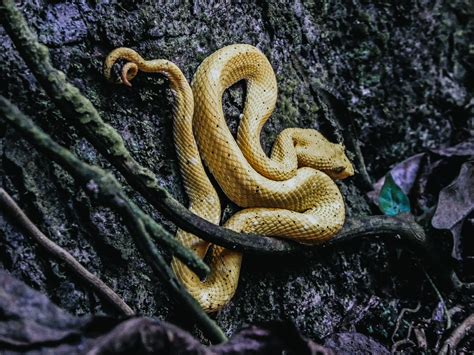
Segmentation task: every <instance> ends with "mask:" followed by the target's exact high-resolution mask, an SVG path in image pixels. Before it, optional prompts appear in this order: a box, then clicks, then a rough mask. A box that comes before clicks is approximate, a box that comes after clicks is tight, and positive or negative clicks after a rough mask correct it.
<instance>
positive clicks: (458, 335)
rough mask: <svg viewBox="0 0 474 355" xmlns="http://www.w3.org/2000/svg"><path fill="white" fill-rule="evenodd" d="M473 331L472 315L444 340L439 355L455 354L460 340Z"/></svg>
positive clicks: (473, 320)
mask: <svg viewBox="0 0 474 355" xmlns="http://www.w3.org/2000/svg"><path fill="white" fill-rule="evenodd" d="M473 331H474V313H473V314H471V315H470V316H469V317H467V318H466V319H465V320H464V322H462V323H461V324H460V325H459V327H457V328H456V329H455V330H454V331H453V333H452V334H451V336H450V337H449V338H448V339H446V341H445V342H444V344H443V347H442V348H441V350H440V352H439V353H438V354H439V355H446V354H455V353H456V347H457V346H458V344H459V343H460V342H461V340H462V339H463V338H464V337H465V336H466V335H468V334H469V333H471V332H473Z"/></svg>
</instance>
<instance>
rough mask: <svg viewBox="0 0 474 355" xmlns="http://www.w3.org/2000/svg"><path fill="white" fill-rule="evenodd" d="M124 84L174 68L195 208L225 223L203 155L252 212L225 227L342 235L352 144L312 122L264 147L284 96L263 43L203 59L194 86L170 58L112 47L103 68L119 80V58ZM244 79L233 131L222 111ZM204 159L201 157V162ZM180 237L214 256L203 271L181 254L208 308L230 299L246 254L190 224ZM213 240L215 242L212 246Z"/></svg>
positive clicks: (308, 240)
mask: <svg viewBox="0 0 474 355" xmlns="http://www.w3.org/2000/svg"><path fill="white" fill-rule="evenodd" d="M119 59H122V60H125V61H127V63H126V64H125V65H124V66H123V68H122V74H121V82H122V83H124V84H127V85H130V80H132V79H133V78H134V77H135V76H136V75H137V73H138V72H139V71H143V72H154V73H156V72H158V73H162V74H164V75H166V76H167V77H168V79H169V82H170V86H171V89H172V91H173V93H174V95H175V106H174V127H173V131H174V141H175V146H176V151H177V155H178V159H179V163H180V168H181V174H182V177H183V180H184V186H185V190H186V193H187V195H188V198H189V209H190V210H191V211H192V212H194V213H195V214H197V215H199V216H201V217H203V218H205V219H206V220H208V221H210V222H212V223H215V224H219V222H220V220H221V205H220V201H219V197H218V194H217V191H216V189H215V188H214V186H213V185H212V184H211V182H210V180H209V177H208V176H207V174H206V171H205V170H204V165H203V161H204V163H205V164H206V166H207V167H208V169H209V171H210V172H211V174H212V175H213V176H214V178H215V179H216V181H217V183H218V184H219V186H220V187H221V189H222V190H223V191H224V193H225V194H226V195H227V196H228V198H229V199H230V200H232V201H233V202H235V203H236V204H237V205H238V206H240V207H243V208H244V209H243V210H241V211H240V212H238V213H236V214H235V215H233V216H232V217H231V218H230V219H229V220H228V221H227V222H226V223H225V224H224V226H225V227H226V228H230V229H233V230H235V231H237V232H246V233H257V234H262V235H269V236H275V237H282V238H291V239H293V240H296V241H298V242H300V243H305V244H317V243H321V242H324V241H326V240H327V239H329V238H331V237H332V236H334V235H335V234H336V233H337V232H338V231H339V230H340V228H341V227H342V225H343V223H344V218H345V211H344V201H343V199H342V196H341V193H340V192H339V189H338V187H337V185H336V184H335V183H334V181H333V180H332V179H343V178H345V177H347V176H351V175H353V174H354V170H353V167H352V165H351V163H350V162H349V160H348V159H347V157H346V155H345V153H344V148H343V146H342V145H340V144H333V143H330V142H329V141H328V140H326V139H325V138H324V137H323V136H322V135H321V134H320V133H319V132H317V131H315V130H313V129H301V128H289V129H285V130H284V131H282V132H281V133H280V135H279V136H278V137H277V139H276V141H275V143H274V146H273V149H272V153H271V157H268V156H267V155H266V154H265V152H264V151H263V149H262V146H261V144H260V133H261V129H262V127H263V125H264V124H265V122H266V121H267V119H268V118H269V116H270V114H271V113H272V111H273V109H274V107H275V103H276V97H277V83H276V78H275V73H274V72H273V69H272V67H271V65H270V63H269V61H268V60H267V58H266V57H265V55H264V54H263V53H262V52H260V51H259V50H258V49H257V48H255V47H253V46H250V45H246V44H236V45H231V46H227V47H224V48H222V49H220V50H218V51H216V52H215V53H214V54H212V55H211V56H209V57H208V58H206V59H205V60H204V61H203V62H202V64H201V65H200V66H199V68H198V70H197V72H196V74H195V76H194V79H193V81H192V84H191V86H190V85H189V83H188V81H187V80H186V78H185V77H184V75H183V73H182V72H181V70H180V69H179V68H178V67H177V66H176V65H175V64H173V63H172V62H169V61H167V60H163V59H156V60H144V59H143V58H142V57H141V56H140V55H139V54H138V53H137V52H135V51H134V50H132V49H129V48H117V49H115V50H114V51H112V52H111V53H110V54H109V55H108V57H107V59H106V61H105V65H104V72H105V76H106V78H108V79H109V80H111V76H112V74H111V72H112V66H113V65H114V63H116V62H117V60H119ZM240 80H245V81H246V84H247V95H246V101H245V106H244V110H243V115H242V119H241V122H240V126H239V129H238V133H237V139H235V138H234V137H233V135H232V134H231V132H230V130H229V128H228V127H227V124H226V121H225V118H224V112H223V109H222V95H223V93H224V91H225V90H226V89H227V88H229V87H230V86H231V85H233V84H234V83H236V82H238V81H240ZM201 158H202V160H201ZM177 238H178V239H179V241H180V242H181V243H182V244H183V245H185V246H186V247H188V248H190V249H192V250H193V251H194V252H195V253H196V254H197V255H198V256H199V257H201V258H204V256H206V254H207V253H210V258H209V260H210V267H211V273H210V275H209V276H208V277H207V279H206V280H204V281H201V280H199V278H198V277H197V276H196V275H195V274H194V273H193V272H192V271H190V270H189V269H188V268H187V267H186V266H185V265H183V264H182V263H181V262H180V261H179V260H177V259H176V258H174V259H173V261H172V267H173V270H174V271H175V273H176V275H177V277H178V278H179V279H180V281H181V282H182V283H183V284H184V285H185V287H186V288H187V289H188V291H189V292H190V293H191V294H192V295H193V296H194V298H195V299H196V300H197V301H198V302H199V303H200V304H201V306H202V307H203V308H204V309H205V310H206V311H207V312H213V311H217V310H219V309H221V308H222V307H223V306H224V305H226V304H227V303H228V302H229V301H230V299H231V298H232V296H233V295H234V293H235V290H236V288H237V283H238V279H239V273H240V266H241V261H242V255H241V254H240V253H238V252H235V251H230V250H227V249H224V248H222V247H219V246H215V245H212V247H211V244H210V243H208V242H205V241H203V240H201V239H199V238H197V237H196V236H194V235H192V234H190V233H187V232H185V231H183V230H178V233H177ZM210 247H211V248H210Z"/></svg>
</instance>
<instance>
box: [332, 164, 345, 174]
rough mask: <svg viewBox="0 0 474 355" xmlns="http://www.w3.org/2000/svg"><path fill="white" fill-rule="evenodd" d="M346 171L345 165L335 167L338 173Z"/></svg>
mask: <svg viewBox="0 0 474 355" xmlns="http://www.w3.org/2000/svg"><path fill="white" fill-rule="evenodd" d="M343 171H344V167H343V166H338V167H337V168H334V172H335V173H336V174H340V173H342V172H343Z"/></svg>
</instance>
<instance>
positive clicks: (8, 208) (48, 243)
mask: <svg viewBox="0 0 474 355" xmlns="http://www.w3.org/2000/svg"><path fill="white" fill-rule="evenodd" d="M0 209H3V210H4V212H5V213H8V214H9V215H10V216H11V217H12V218H13V219H14V221H15V222H17V223H18V224H19V225H20V226H21V228H23V229H24V230H25V231H26V232H27V233H28V235H30V237H31V238H32V239H33V240H35V241H36V242H37V243H38V244H39V245H41V246H42V247H43V248H44V249H45V250H46V251H47V252H48V253H50V254H51V255H53V256H54V257H55V258H56V259H58V260H59V261H62V262H64V263H65V264H66V265H67V266H68V267H69V268H70V269H71V270H72V271H73V272H74V273H75V274H76V275H78V276H79V277H80V278H81V279H82V280H83V281H85V282H86V283H87V284H88V285H89V286H90V287H91V288H92V289H93V290H94V291H95V292H97V293H98V294H99V295H101V296H102V297H104V298H105V299H106V300H107V301H109V302H110V303H111V304H112V305H113V306H114V307H115V308H116V309H118V310H119V311H120V312H122V313H123V314H124V315H126V316H133V315H134V314H135V312H134V311H133V310H132V309H131V308H130V307H129V306H128V305H127V304H126V303H125V302H124V300H123V299H122V298H120V296H119V295H117V294H116V293H115V292H114V291H113V290H112V289H111V288H110V287H109V286H107V285H106V284H105V283H104V282H103V281H102V280H101V279H99V278H98V277H97V276H95V275H94V274H92V273H91V272H89V271H88V270H87V269H86V268H85V267H83V266H82V265H81V264H80V263H79V262H78V261H77V260H76V259H75V258H74V257H73V256H72V255H71V254H69V253H68V252H67V251H66V250H64V249H63V248H61V247H60V246H59V245H57V244H56V243H54V242H53V241H52V240H51V239H49V238H48V237H46V236H45V235H44V234H43V233H42V232H41V231H40V230H39V229H38V228H37V227H36V226H35V224H34V223H33V222H32V221H31V220H30V219H29V218H28V216H27V215H26V214H25V213H24V212H23V211H22V210H21V208H20V207H19V206H18V205H17V204H16V203H15V201H14V200H13V199H12V198H11V197H10V195H8V193H7V192H6V191H5V190H4V189H2V188H0Z"/></svg>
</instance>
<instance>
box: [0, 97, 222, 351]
mask: <svg viewBox="0 0 474 355" xmlns="http://www.w3.org/2000/svg"><path fill="white" fill-rule="evenodd" d="M0 114H1V116H3V117H4V118H5V119H6V120H7V122H8V123H10V124H11V125H12V126H13V127H14V128H16V129H17V130H18V131H19V132H21V133H22V134H23V135H24V136H25V137H26V138H27V139H28V140H29V141H30V142H31V143H32V144H33V145H35V146H36V147H37V148H38V149H40V150H41V151H43V152H44V153H45V154H46V155H47V156H49V157H50V158H51V159H52V160H53V161H55V162H56V163H58V164H60V165H61V166H62V167H63V168H64V169H65V170H67V171H68V172H69V173H70V174H71V175H72V176H73V177H74V179H76V180H77V181H78V182H79V183H81V185H82V186H83V188H84V190H85V191H86V193H87V194H88V195H89V197H91V198H92V199H93V200H95V201H97V202H98V203H100V204H102V205H105V206H108V207H110V208H111V209H113V210H114V211H116V212H118V213H119V214H120V216H121V217H122V218H124V220H125V221H126V222H127V228H128V229H129V231H130V233H131V235H132V236H133V237H134V240H135V243H136V245H137V247H138V249H139V250H140V252H141V253H142V254H143V255H144V257H145V259H146V260H147V261H148V263H149V264H150V266H151V267H152V269H153V271H157V272H159V274H160V276H162V279H163V280H164V281H165V283H166V284H167V286H168V287H170V288H171V290H172V291H174V292H175V293H176V296H177V297H178V298H179V299H180V300H181V301H182V302H183V303H184V306H185V307H186V308H187V309H188V310H189V311H190V312H192V314H193V315H194V316H195V318H196V320H197V322H198V324H200V326H201V327H202V328H203V330H204V331H206V334H207V336H208V337H209V339H210V340H211V341H213V342H217V343H220V342H223V341H225V340H226V339H227V338H226V337H225V335H224V333H223V331H222V330H221V329H220V328H219V327H218V326H217V324H216V323H215V322H214V321H213V320H212V319H211V318H209V316H208V315H207V314H206V313H205V312H204V311H203V309H202V308H201V307H200V306H199V304H198V303H197V302H196V300H195V299H194V298H192V296H190V295H189V293H188V292H187V291H186V289H185V288H184V287H183V286H182V285H181V284H179V282H178V280H177V279H176V277H175V276H174V274H173V272H172V271H171V269H170V268H169V267H168V266H166V263H165V262H164V260H163V257H162V256H161V254H160V253H159V251H158V250H157V249H156V246H155V245H154V243H153V241H152V239H151V237H150V235H149V234H148V232H147V230H146V229H145V225H147V224H150V223H151V224H150V225H151V228H149V229H150V230H156V229H159V230H161V229H160V228H162V227H161V226H160V225H158V224H157V223H156V222H154V221H153V220H152V219H151V218H145V216H144V212H143V211H141V209H140V208H139V207H138V206H137V205H135V204H134V203H133V202H132V201H131V200H130V199H129V198H128V197H127V196H126V195H125V194H124V193H123V189H122V187H121V185H120V184H119V182H118V181H117V180H116V179H115V178H114V177H113V175H111V174H109V173H107V172H105V171H104V170H102V169H101V168H99V167H97V166H92V165H89V164H86V163H84V162H83V161H81V160H79V159H78V158H77V157H75V156H74V155H73V154H72V153H71V152H70V151H69V150H67V149H66V148H64V147H62V146H60V145H59V144H57V143H56V142H55V141H53V140H52V139H51V137H50V136H48V135H47V134H46V133H44V132H43V131H42V130H41V129H40V128H39V127H37V126H36V125H35V124H34V123H33V122H32V121H31V120H30V119H29V118H28V117H27V116H25V115H24V114H23V113H22V112H21V111H20V110H19V109H18V108H17V107H16V106H15V105H13V104H12V103H11V102H10V101H8V100H7V99H5V98H4V97H3V96H1V95H0ZM166 233H167V232H166ZM168 237H170V238H171V240H173V241H174V242H175V243H177V242H176V240H175V239H174V238H172V237H171V236H167V238H168ZM161 240H162V241H163V242H164V241H165V239H163V238H162V239H161ZM170 246H171V244H170ZM181 249H183V250H182V251H181V252H182V253H184V254H186V253H191V254H192V252H190V251H189V250H188V249H186V248H184V247H183V246H181V245H180V244H179V248H176V251H179V250H181ZM192 256H193V259H184V261H187V262H188V264H190V265H193V267H194V269H195V270H196V271H198V272H199V270H201V275H205V272H206V271H208V266H207V265H206V264H204V262H203V261H202V260H200V259H197V262H196V263H194V262H193V261H194V260H195V259H196V258H197V257H196V256H195V255H194V254H192ZM201 264H202V265H204V267H205V268H207V270H206V269H205V268H202V267H200V265H201ZM198 266H199V268H198Z"/></svg>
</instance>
